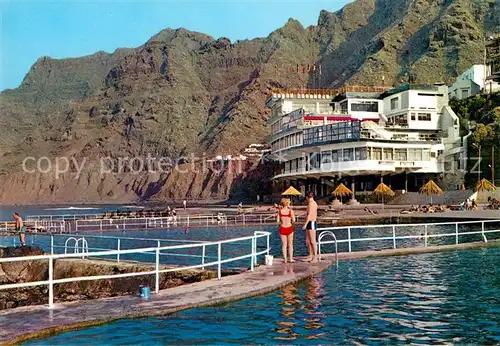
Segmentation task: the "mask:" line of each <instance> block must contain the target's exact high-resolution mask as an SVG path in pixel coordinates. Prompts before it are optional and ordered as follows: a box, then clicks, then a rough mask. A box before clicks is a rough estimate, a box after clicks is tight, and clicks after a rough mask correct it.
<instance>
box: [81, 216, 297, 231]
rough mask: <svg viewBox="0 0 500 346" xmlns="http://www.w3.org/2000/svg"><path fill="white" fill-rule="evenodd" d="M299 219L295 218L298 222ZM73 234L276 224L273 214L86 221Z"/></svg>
mask: <svg viewBox="0 0 500 346" xmlns="http://www.w3.org/2000/svg"><path fill="white" fill-rule="evenodd" d="M299 219H300V217H297V221H299ZM72 223H74V231H75V232H77V233H78V232H85V231H117V230H131V229H155V228H156V229H164V228H171V227H196V226H198V227H205V226H206V227H210V226H232V225H233V226H234V225H255V224H262V225H264V224H274V223H276V215H275V214H271V215H269V214H237V215H225V214H224V215H215V214H214V215H203V216H190V215H183V216H177V217H148V218H119V219H87V220H76V221H74V222H72Z"/></svg>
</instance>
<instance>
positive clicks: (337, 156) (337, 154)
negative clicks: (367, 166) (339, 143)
mask: <svg viewBox="0 0 500 346" xmlns="http://www.w3.org/2000/svg"><path fill="white" fill-rule="evenodd" d="M340 161H342V150H332V162H340Z"/></svg>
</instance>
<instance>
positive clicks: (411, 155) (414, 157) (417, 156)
mask: <svg viewBox="0 0 500 346" xmlns="http://www.w3.org/2000/svg"><path fill="white" fill-rule="evenodd" d="M408 161H422V149H408Z"/></svg>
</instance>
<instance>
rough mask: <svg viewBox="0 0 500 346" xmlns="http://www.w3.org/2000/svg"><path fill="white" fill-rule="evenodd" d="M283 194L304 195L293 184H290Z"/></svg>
mask: <svg viewBox="0 0 500 346" xmlns="http://www.w3.org/2000/svg"><path fill="white" fill-rule="evenodd" d="M281 195H282V196H302V193H301V192H300V191H299V190H297V189H296V188H294V187H293V186H290V187H289V188H288V189H287V190H286V191H285V192H283V193H282V194H281Z"/></svg>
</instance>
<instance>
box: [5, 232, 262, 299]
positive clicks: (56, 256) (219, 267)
mask: <svg viewBox="0 0 500 346" xmlns="http://www.w3.org/2000/svg"><path fill="white" fill-rule="evenodd" d="M270 235H271V233H270V232H264V231H257V232H254V234H253V235H251V236H245V237H239V238H233V239H225V240H219V241H211V242H202V243H195V244H183V245H170V246H161V245H160V242H158V246H157V247H147V248H139V249H118V250H107V251H96V252H90V253H88V252H87V255H91V256H93V257H97V256H112V255H116V256H117V259H119V255H124V254H134V253H155V254H156V256H155V258H156V261H155V269H154V270H149V271H144V272H134V273H123V274H110V275H99V276H88V277H74V278H64V279H54V260H55V259H63V258H81V257H82V253H79V251H78V252H75V253H65V254H46V255H35V256H25V257H8V258H0V263H11V262H21V261H37V260H47V259H48V260H49V279H48V280H44V281H36V282H26V283H16V284H6V285H0V290H2V289H11V288H20V287H31V286H41V285H48V286H49V308H53V307H54V284H58V283H66V282H77V281H91V280H103V279H113V278H125V277H133V276H144V275H155V292H156V293H158V292H159V274H160V273H164V272H170V271H181V270H187V269H195V268H205V267H209V266H217V277H218V279H219V280H220V279H221V277H222V264H225V263H229V262H234V261H238V260H242V259H246V258H250V259H251V270H252V271H253V270H254V265H255V264H256V263H257V257H258V256H259V255H264V254H268V253H269V237H270ZM264 237H265V238H267V244H268V245H267V247H266V249H265V250H263V251H260V252H257V241H258V239H261V238H264ZM74 239H75V238H74ZM82 239H83V244H85V242H86V241H85V239H84V238H81V239H80V240H82ZM246 240H251V241H252V246H251V252H250V253H249V254H248V253H246V254H243V255H241V254H240V255H238V256H235V257H231V258H226V259H223V258H222V245H223V244H229V243H235V242H241V241H246ZM77 245H78V241H77V244H76V246H77ZM214 245H217V253H218V255H217V261H212V262H209V263H205V261H204V259H205V256H204V255H203V259H202V263H201V264H197V265H189V266H184V267H177V268H167V269H160V261H159V258H160V253H161V251H164V250H176V249H191V248H201V249H202V250H203V254H204V253H205V248H206V247H207V246H214ZM52 247H53V245H52ZM82 247H83V254H85V253H86V252H85V245H83V246H82ZM75 249H76V248H75ZM87 250H88V248H87Z"/></svg>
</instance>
